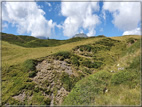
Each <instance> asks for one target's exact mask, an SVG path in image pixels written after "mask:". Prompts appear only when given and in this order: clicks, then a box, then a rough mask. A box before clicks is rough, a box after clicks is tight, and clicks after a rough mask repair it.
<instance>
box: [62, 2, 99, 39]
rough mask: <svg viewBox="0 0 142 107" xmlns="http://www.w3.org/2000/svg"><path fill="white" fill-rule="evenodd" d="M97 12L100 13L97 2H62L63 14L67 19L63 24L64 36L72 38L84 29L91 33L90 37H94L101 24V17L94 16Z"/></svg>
mask: <svg viewBox="0 0 142 107" xmlns="http://www.w3.org/2000/svg"><path fill="white" fill-rule="evenodd" d="M95 11H99V4H98V3H97V2H62V3H61V14H62V15H63V16H65V17H66V19H65V21H64V24H63V33H64V35H65V36H68V37H71V36H73V35H75V34H76V33H78V32H79V29H80V28H83V29H87V30H88V31H89V32H88V34H87V35H88V36H94V35H95V27H96V25H97V24H99V23H100V20H99V17H98V16H97V15H96V14H93V12H95Z"/></svg>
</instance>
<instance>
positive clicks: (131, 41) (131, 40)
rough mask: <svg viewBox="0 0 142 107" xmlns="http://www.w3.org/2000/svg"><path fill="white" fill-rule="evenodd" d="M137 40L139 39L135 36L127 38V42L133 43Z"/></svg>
mask: <svg viewBox="0 0 142 107" xmlns="http://www.w3.org/2000/svg"><path fill="white" fill-rule="evenodd" d="M136 40H137V39H135V38H129V39H128V40H127V43H131V44H133V43H135V41H136Z"/></svg>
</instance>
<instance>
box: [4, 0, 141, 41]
mask: <svg viewBox="0 0 142 107" xmlns="http://www.w3.org/2000/svg"><path fill="white" fill-rule="evenodd" d="M140 13H141V11H140V3H139V2H2V32H5V33H10V34H15V35H29V36H34V37H40V38H47V37H49V38H51V39H60V40H64V39H69V38H71V37H73V36H74V35H75V34H77V33H85V34H86V35H88V36H97V35H105V36H107V37H112V36H122V35H131V34H136V35H140V20H141V19H140Z"/></svg>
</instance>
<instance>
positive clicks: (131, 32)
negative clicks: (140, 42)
mask: <svg viewBox="0 0 142 107" xmlns="http://www.w3.org/2000/svg"><path fill="white" fill-rule="evenodd" d="M123 35H141V29H140V28H136V29H133V30H130V31H125V32H124V33H123Z"/></svg>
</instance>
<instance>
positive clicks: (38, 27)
mask: <svg viewBox="0 0 142 107" xmlns="http://www.w3.org/2000/svg"><path fill="white" fill-rule="evenodd" d="M44 15H45V12H44V11H43V10H42V9H41V8H40V6H38V5H37V4H36V3H35V2H2V20H3V21H7V22H9V23H12V24H13V25H14V26H16V27H17V32H18V33H19V34H23V33H31V36H35V37H40V36H41V37H43V36H44V37H47V36H51V34H52V30H53V29H54V26H55V25H56V23H54V22H53V21H52V19H50V20H46V19H45V17H44Z"/></svg>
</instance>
